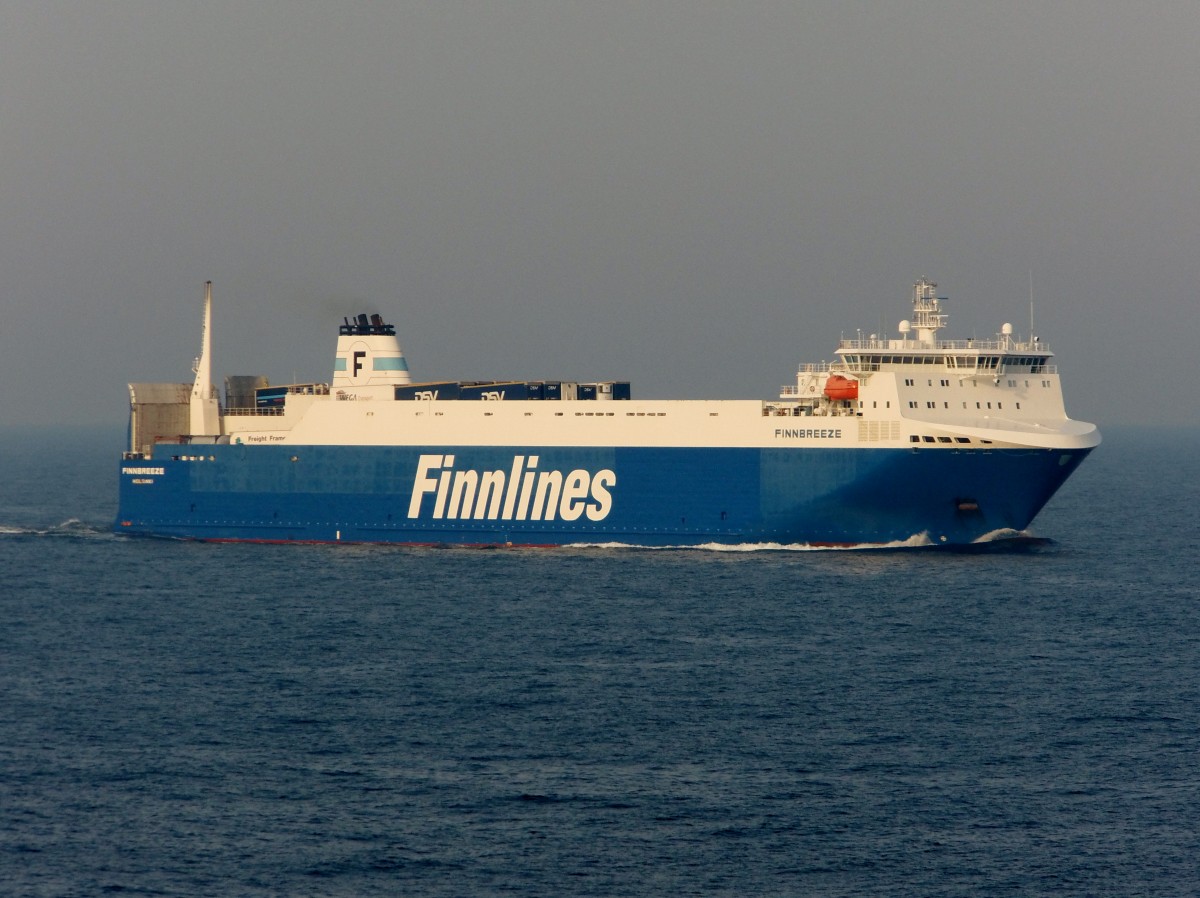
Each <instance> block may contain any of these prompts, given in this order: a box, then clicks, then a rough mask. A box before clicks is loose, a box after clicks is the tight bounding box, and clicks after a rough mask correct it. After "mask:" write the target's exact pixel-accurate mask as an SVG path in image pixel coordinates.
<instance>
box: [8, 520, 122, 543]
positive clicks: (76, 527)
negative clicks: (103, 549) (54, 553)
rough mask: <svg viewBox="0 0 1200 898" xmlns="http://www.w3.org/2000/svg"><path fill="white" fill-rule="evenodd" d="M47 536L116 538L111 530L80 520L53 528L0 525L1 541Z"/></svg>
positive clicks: (68, 521)
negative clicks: (9, 538) (12, 538)
mask: <svg viewBox="0 0 1200 898" xmlns="http://www.w3.org/2000/svg"><path fill="white" fill-rule="evenodd" d="M22 536H47V537H68V538H71V539H110V538H112V537H113V536H114V534H113V533H112V531H110V530H107V529H105V530H100V529H98V528H96V527H93V526H92V525H91V524H86V523H84V522H83V521H81V520H79V518H68V519H67V520H65V521H63V522H62V523H61V524H56V525H54V526H51V527H45V528H41V527H22V526H20V525H18V524H0V539H3V538H6V537H22Z"/></svg>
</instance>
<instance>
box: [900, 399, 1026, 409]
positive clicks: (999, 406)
mask: <svg viewBox="0 0 1200 898" xmlns="http://www.w3.org/2000/svg"><path fill="white" fill-rule="evenodd" d="M986 404H987V407H988V408H989V409H990V408H991V407H992V404H991V403H990V402H989V403H986ZM919 405H920V403H919V402H917V401H916V400H915V399H910V400H909V401H908V407H909V408H917V407H918V406H919ZM983 406H984V403H982V402H976V403H975V408H977V409H980V410H982V409H983ZM1016 406H1017V408H1018V409H1020V408H1021V403H1019V402H1018V403H1016ZM925 407H926V408H937V403H936V402H926V403H925ZM962 407H963V408H966V407H967V404H966V403H965V402H964V403H963V404H962ZM942 408H950V403H949V402H943V403H942ZM996 408H997V409H1003V408H1004V403H1003V402H997V403H996Z"/></svg>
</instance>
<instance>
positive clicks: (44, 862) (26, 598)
mask: <svg viewBox="0 0 1200 898" xmlns="http://www.w3.org/2000/svg"><path fill="white" fill-rule="evenodd" d="M121 442H122V440H121V438H120V435H119V434H107V433H106V434H97V433H83V432H55V433H49V432H42V433H34V434H18V433H8V434H3V435H0V461H2V463H3V470H4V478H3V482H2V484H0V893H2V894H4V895H14V896H18V895H31V896H91V895H103V894H134V895H171V896H202V895H245V896H268V895H270V896H274V895H289V896H293V895H294V896H303V895H314V896H317V895H320V896H325V895H328V896H373V895H401V894H404V895H434V896H439V895H444V896H460V895H495V894H505V895H546V896H549V895H596V896H618V895H630V896H649V895H656V896H657V895H729V896H735V895H736V896H745V895H828V896H840V895H912V896H941V895H945V896H951V895H954V896H958V895H968V894H969V895H1043V894H1059V895H1113V896H1117V895H1121V896H1125V895H1190V894H1197V893H1200V868H1198V862H1197V857H1198V856H1200V838H1198V835H1197V833H1198V824H1197V808H1200V605H1198V601H1197V600H1198V592H1200V589H1198V577H1197V573H1198V565H1197V560H1196V552H1197V547H1198V546H1200V525H1198V523H1197V517H1196V506H1197V498H1198V491H1197V486H1196V484H1197V483H1198V482H1200V433H1198V432H1196V431H1132V430H1129V431H1120V430H1117V431H1112V432H1110V433H1106V440H1105V442H1104V444H1103V445H1102V446H1101V447H1100V448H1099V449H1098V450H1097V451H1096V452H1095V453H1094V454H1093V455H1092V457H1091V458H1089V459H1088V460H1087V461H1086V462H1085V463H1084V464H1083V466H1082V467H1081V468H1080V469H1079V471H1078V472H1077V473H1076V474H1075V476H1074V477H1073V478H1072V479H1071V480H1070V481H1068V483H1067V484H1066V485H1065V487H1064V488H1063V489H1062V491H1061V492H1060V493H1059V494H1058V495H1057V496H1056V497H1055V498H1054V499H1053V500H1052V502H1051V504H1050V505H1049V506H1048V507H1047V509H1046V510H1045V511H1044V512H1043V513H1042V515H1041V516H1040V517H1039V518H1038V519H1037V521H1036V522H1035V524H1034V527H1033V529H1032V531H1031V532H1032V534H1033V535H1034V536H1036V537H1039V538H1040V539H1041V541H1031V542H1029V541H1027V542H1025V543H1021V544H1005V545H1001V546H999V547H994V548H992V549H990V550H989V551H982V552H975V553H958V552H942V551H937V550H914V549H902V550H896V551H837V550H824V551H799V550H788V549H761V548H759V549H754V548H750V547H747V548H744V549H742V550H733V551H710V550H638V549H621V548H588V549H552V550H478V549H445V550H436V549H404V548H386V547H362V546H359V547H353V546H338V547H329V546H286V545H284V546H252V545H209V544H203V543H193V542H176V541H167V540H134V539H127V538H122V537H117V536H113V535H111V534H110V533H109V528H110V525H111V523H112V519H113V517H114V515H115V484H116V474H117V457H118V454H119V452H120V448H121Z"/></svg>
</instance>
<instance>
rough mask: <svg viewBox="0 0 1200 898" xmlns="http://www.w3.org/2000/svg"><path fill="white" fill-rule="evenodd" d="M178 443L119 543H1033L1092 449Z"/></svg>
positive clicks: (123, 501)
mask: <svg viewBox="0 0 1200 898" xmlns="http://www.w3.org/2000/svg"><path fill="white" fill-rule="evenodd" d="M172 448H175V449H178V450H179V451H181V452H183V451H186V452H197V453H198V452H203V453H204V454H203V455H195V456H187V455H180V456H175V457H173V458H172V457H169V456H168V457H165V458H155V459H153V460H146V461H124V462H122V464H121V469H122V472H121V475H120V479H121V485H120V508H119V512H118V517H117V521H116V524H115V530H116V531H117V532H118V533H123V534H129V535H137V536H158V537H177V538H187V539H201V540H237V541H261V542H285V541H301V542H339V541H341V542H369V543H407V544H425V545H428V544H438V545H441V544H448V545H543V546H553V545H565V544H573V543H610V542H611V543H626V544H631V545H643V546H694V545H704V544H708V543H719V544H728V545H736V544H744V543H781V544H789V545H790V544H815V545H861V544H888V543H895V542H901V541H906V540H910V539H912V538H913V537H919V536H921V535H922V534H924V535H927V537H928V539H929V541H931V542H932V543H934V544H944V545H961V544H966V543H971V542H974V541H976V540H978V539H979V538H980V537H982V536H984V535H986V534H989V533H992V532H994V531H998V530H1016V531H1020V530H1024V529H1025V528H1026V527H1028V525H1029V524H1030V522H1031V521H1032V520H1033V518H1034V516H1035V515H1036V514H1037V513H1038V511H1039V510H1040V509H1041V508H1042V507H1043V506H1044V505H1045V503H1046V502H1047V501H1048V500H1049V499H1050V497H1051V496H1052V495H1053V494H1054V492H1055V490H1057V489H1058V487H1059V486H1060V485H1061V484H1062V483H1063V481H1064V480H1066V478H1067V477H1068V476H1070V474H1071V473H1072V472H1073V471H1074V470H1075V468H1076V466H1077V465H1078V464H1079V463H1080V462H1081V461H1082V460H1083V458H1084V457H1085V456H1086V455H1087V453H1088V451H1089V450H1086V449H1084V450H1045V449H975V450H967V449H963V450H957V449H924V448H919V447H917V448H912V449H908V448H906V449H874V448H872V449H832V448H831V449H819V448H811V449H809V448H806V449H697V448H604V447H596V448H570V447H538V448H529V449H524V450H523V449H520V448H513V447H471V446H466V447H441V448H431V447H407V446H404V447H395V446H370V447H352V446H252V447H251V446H242V445H212V446H179V447H168V446H159V447H158V449H157V453H158V454H159V455H160V456H161V455H162V454H163V453H165V452H166V451H169V450H170V449H172ZM464 472H466V473H464ZM542 475H547V477H542ZM489 478H491V480H490V482H491V487H492V488H491V491H490V492H488V491H487V490H486V489H485V484H487V483H488V482H489ZM460 481H461V482H460ZM543 481H545V482H543ZM502 482H505V483H504V485H505V486H506V487H507V492H505V489H504V488H502V486H501V484H502Z"/></svg>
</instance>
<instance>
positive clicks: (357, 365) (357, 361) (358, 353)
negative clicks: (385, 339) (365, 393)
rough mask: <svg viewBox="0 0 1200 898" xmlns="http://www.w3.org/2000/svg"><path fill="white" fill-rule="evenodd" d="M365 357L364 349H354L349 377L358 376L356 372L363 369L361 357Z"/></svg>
mask: <svg viewBox="0 0 1200 898" xmlns="http://www.w3.org/2000/svg"><path fill="white" fill-rule="evenodd" d="M366 357H367V354H366V352H365V351H363V350H361V349H356V350H354V369H353V370H352V371H351V372H350V377H351V379H353V378H356V377H358V372H359V371H362V369H363V359H365V358H366Z"/></svg>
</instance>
